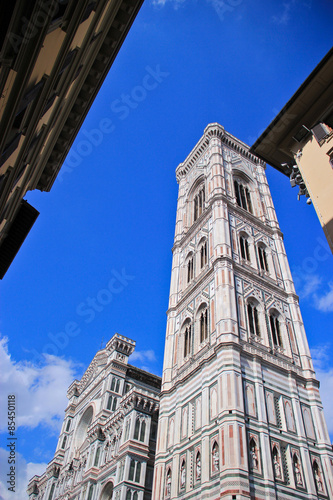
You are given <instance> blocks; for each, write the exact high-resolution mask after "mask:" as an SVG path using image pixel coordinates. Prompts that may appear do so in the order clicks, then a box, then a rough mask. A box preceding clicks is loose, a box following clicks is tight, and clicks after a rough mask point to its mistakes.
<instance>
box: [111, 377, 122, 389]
mask: <svg viewBox="0 0 333 500" xmlns="http://www.w3.org/2000/svg"><path fill="white" fill-rule="evenodd" d="M119 386H120V380H119V378H116V377H112V381H111V387H110V389H111V391H114V392H119Z"/></svg>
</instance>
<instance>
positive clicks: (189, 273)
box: [187, 256, 194, 283]
mask: <svg viewBox="0 0 333 500" xmlns="http://www.w3.org/2000/svg"><path fill="white" fill-rule="evenodd" d="M193 276H194V264H193V257H192V256H191V257H190V258H189V259H188V262H187V283H189V282H190V281H192V280H193Z"/></svg>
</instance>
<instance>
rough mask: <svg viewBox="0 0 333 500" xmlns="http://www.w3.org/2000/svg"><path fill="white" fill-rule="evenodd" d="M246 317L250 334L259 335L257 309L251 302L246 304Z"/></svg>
mask: <svg viewBox="0 0 333 500" xmlns="http://www.w3.org/2000/svg"><path fill="white" fill-rule="evenodd" d="M247 317H248V320H249V330H250V335H254V336H257V337H260V326H259V315H258V309H257V307H256V305H255V304H253V303H252V302H249V303H248V304H247Z"/></svg>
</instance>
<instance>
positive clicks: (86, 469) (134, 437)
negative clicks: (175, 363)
mask: <svg viewBox="0 0 333 500" xmlns="http://www.w3.org/2000/svg"><path fill="white" fill-rule="evenodd" d="M134 348H135V342H134V341H133V340H131V339H128V338H126V337H123V336H121V335H118V334H115V335H114V336H113V337H112V338H111V340H110V341H109V342H108V343H107V344H106V347H105V348H104V349H101V350H100V351H98V352H97V354H96V355H95V357H94V359H93V360H92V362H91V363H90V365H89V367H88V369H87V370H86V372H85V373H84V375H83V377H82V378H81V380H80V381H78V380H75V381H74V382H73V383H72V384H71V385H70V387H69V389H68V393H67V396H68V399H69V403H68V406H67V408H66V410H65V418H64V422H63V425H62V430H61V433H60V436H59V441H58V446H57V449H56V452H55V455H54V458H53V459H52V460H51V462H50V463H49V464H48V467H47V470H46V472H45V473H44V474H43V475H42V476H34V477H33V478H32V479H31V480H30V482H29V486H28V494H29V498H30V499H34V500H57V499H59V500H60V499H62V500H110V499H111V498H112V499H113V500H148V499H150V498H151V491H152V481H153V467H154V456H155V448H156V436H157V418H158V405H159V392H160V388H161V379H160V377H157V376H155V375H152V374H150V373H147V372H145V371H143V370H140V369H139V368H136V367H134V366H132V365H130V364H128V357H129V356H130V355H131V354H132V353H133V351H134Z"/></svg>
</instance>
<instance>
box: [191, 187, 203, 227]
mask: <svg viewBox="0 0 333 500" xmlns="http://www.w3.org/2000/svg"><path fill="white" fill-rule="evenodd" d="M204 208H205V187H204V185H201V186H200V188H199V189H198V191H197V193H196V194H195V196H194V198H193V221H196V220H197V219H198V218H199V217H200V215H201V214H202V212H203V211H204Z"/></svg>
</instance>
